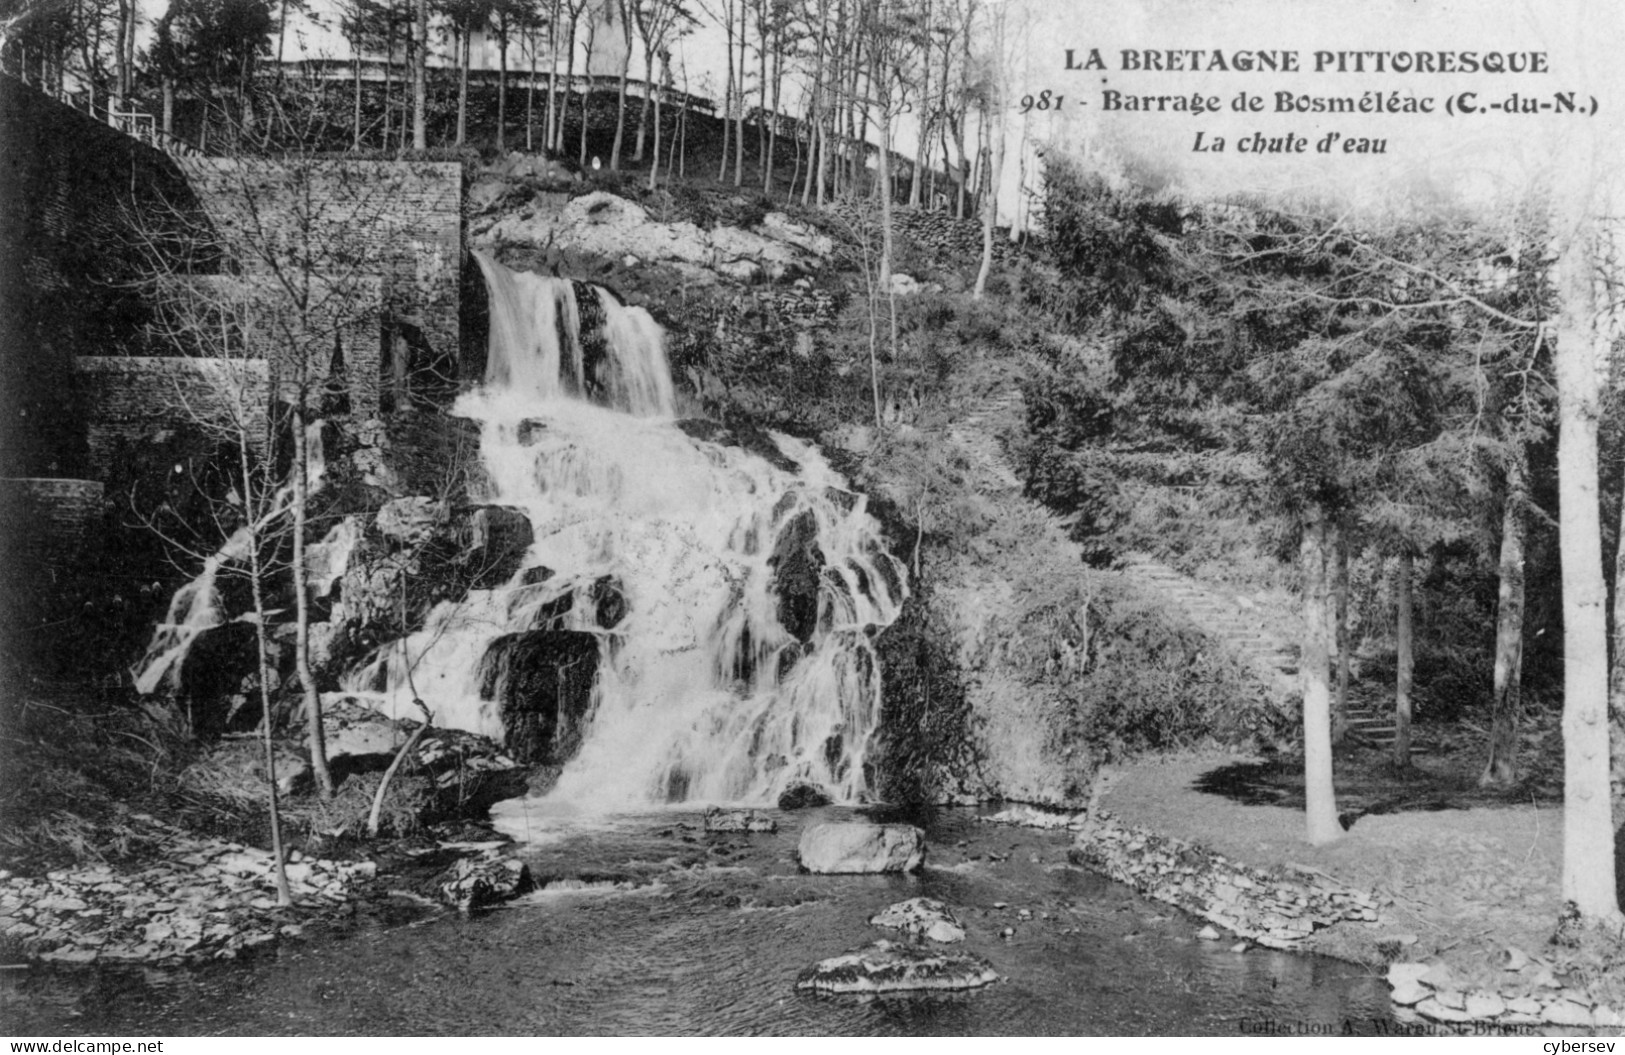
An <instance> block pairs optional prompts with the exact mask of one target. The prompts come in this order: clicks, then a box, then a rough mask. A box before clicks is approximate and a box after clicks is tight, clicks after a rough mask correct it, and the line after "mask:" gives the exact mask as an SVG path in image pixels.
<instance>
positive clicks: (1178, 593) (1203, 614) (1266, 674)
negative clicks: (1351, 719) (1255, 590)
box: [1122, 553, 1301, 712]
mask: <svg viewBox="0 0 1625 1055" xmlns="http://www.w3.org/2000/svg"><path fill="white" fill-rule="evenodd" d="M1122 570H1123V575H1124V576H1125V577H1126V578H1127V579H1128V580H1129V581H1130V582H1133V583H1137V584H1139V585H1141V586H1144V587H1146V588H1148V589H1150V590H1152V591H1154V592H1155V593H1157V594H1160V595H1161V596H1162V597H1164V598H1165V599H1167V600H1169V601H1171V602H1173V603H1174V605H1175V606H1177V607H1178V608H1179V609H1180V610H1181V611H1183V612H1184V613H1185V614H1186V615H1188V616H1189V617H1190V619H1191V622H1193V623H1195V624H1196V626H1197V627H1198V628H1200V629H1201V630H1202V631H1203V632H1204V633H1206V634H1208V635H1209V636H1210V637H1213V638H1214V639H1216V640H1218V641H1219V642H1221V643H1222V644H1223V645H1224V647H1226V648H1227V649H1229V651H1230V652H1231V653H1232V654H1233V655H1235V656H1236V657H1237V658H1238V659H1240V660H1241V661H1242V663H1243V664H1245V665H1246V666H1247V667H1248V668H1249V669H1250V670H1252V671H1253V672H1254V673H1255V674H1256V675H1257V677H1258V679H1259V681H1261V682H1262V683H1263V684H1264V686H1265V687H1266V688H1267V689H1268V690H1269V692H1270V695H1271V698H1272V699H1274V700H1275V701H1276V703H1277V704H1278V705H1279V706H1281V708H1282V709H1283V710H1286V711H1289V712H1290V711H1293V710H1296V707H1297V704H1296V699H1297V696H1298V694H1299V692H1300V691H1301V690H1300V688H1299V686H1298V646H1297V644H1296V643H1295V642H1294V641H1293V640H1292V635H1291V633H1290V631H1289V630H1288V629H1287V628H1285V627H1283V625H1282V624H1283V623H1285V622H1287V621H1286V620H1285V619H1284V618H1283V617H1282V616H1281V615H1280V614H1279V613H1278V612H1273V611H1271V610H1270V609H1269V608H1267V607H1265V606H1264V605H1261V604H1259V603H1258V602H1257V601H1255V600H1253V599H1251V598H1248V597H1245V596H1228V595H1226V594H1223V593H1220V592H1218V591H1217V590H1214V589H1212V588H1210V587H1208V586H1205V585H1203V584H1202V583H1200V582H1198V581H1196V580H1195V579H1192V578H1191V577H1189V576H1187V575H1181V574H1180V573H1179V572H1177V571H1174V570H1173V569H1172V568H1170V567H1168V566H1167V565H1166V564H1163V563H1161V562H1159V561H1156V560H1153V559H1152V558H1151V557H1148V556H1146V555H1145V554H1139V553H1135V554H1129V555H1128V556H1127V557H1125V558H1124V560H1123V563H1122Z"/></svg>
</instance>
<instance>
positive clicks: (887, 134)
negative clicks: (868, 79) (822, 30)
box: [876, 101, 897, 352]
mask: <svg viewBox="0 0 1625 1055" xmlns="http://www.w3.org/2000/svg"><path fill="white" fill-rule="evenodd" d="M878 168H879V171H878V172H877V173H876V175H877V176H878V177H879V180H880V289H881V291H882V292H883V293H885V294H886V295H887V296H890V295H891V257H892V233H891V228H892V215H891V214H892V202H891V118H890V117H888V116H887V106H886V104H885V102H884V101H883V102H882V103H881V106H880V159H879V162H878ZM896 344H897V335H896V333H893V334H892V346H893V351H894V352H895V350H896Z"/></svg>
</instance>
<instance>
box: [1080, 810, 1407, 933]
mask: <svg viewBox="0 0 1625 1055" xmlns="http://www.w3.org/2000/svg"><path fill="white" fill-rule="evenodd" d="M1068 856H1069V857H1070V859H1071V860H1072V861H1073V863H1075V864H1081V865H1084V866H1086V867H1088V868H1090V869H1092V870H1094V871H1097V872H1100V873H1102V874H1103V875H1106V876H1109V877H1110V878H1112V879H1115V880H1117V881H1118V882H1119V883H1125V884H1127V885H1128V886H1131V887H1133V888H1134V889H1135V890H1137V891H1139V892H1140V893H1142V894H1144V895H1145V896H1146V897H1149V898H1154V899H1156V900H1157V901H1164V902H1167V903H1168V904H1170V905H1174V906H1177V907H1178V908H1181V909H1183V910H1184V911H1186V912H1189V913H1190V914H1191V915H1193V916H1200V917H1202V918H1203V919H1206V920H1210V921H1212V922H1213V923H1216V924H1218V925H1219V926H1221V927H1223V928H1225V929H1226V930H1229V931H1232V932H1234V933H1235V934H1237V935H1239V936H1240V937H1243V938H1246V939H1248V940H1250V941H1253V942H1256V943H1257V944H1259V945H1263V946H1266V947H1267V948H1271V949H1288V950H1296V949H1301V948H1303V945H1302V943H1303V941H1304V939H1306V938H1308V937H1309V936H1310V935H1311V934H1313V933H1314V932H1315V931H1316V930H1318V929H1319V928H1321V927H1329V926H1331V925H1332V924H1334V923H1341V922H1343V921H1352V922H1358V923H1372V924H1375V923H1379V922H1380V917H1379V915H1378V912H1377V901H1376V898H1374V897H1373V896H1372V895H1370V894H1368V893H1365V892H1363V891H1359V890H1355V889H1353V888H1351V887H1345V886H1340V885H1338V884H1337V883H1334V882H1332V881H1331V880H1329V879H1327V878H1325V877H1323V876H1319V875H1316V874H1313V873H1306V872H1296V871H1294V872H1266V871H1263V870H1261V869H1257V868H1249V867H1247V866H1246V865H1241V864H1237V863H1235V862H1234V861H1231V860H1229V859H1228V858H1226V857H1224V856H1223V855H1222V854H1218V853H1214V852H1213V851H1212V850H1208V849H1206V848H1204V847H1201V846H1197V845H1195V844H1194V843H1188V842H1185V841H1184V840H1182V839H1175V838H1172V837H1171V836H1166V835H1158V834H1157V833H1156V832H1151V831H1147V830H1145V829H1144V828H1135V827H1132V826H1130V825H1126V824H1120V823H1118V822H1116V821H1113V820H1109V819H1106V818H1105V817H1104V815H1102V817H1101V818H1100V819H1097V820H1096V821H1095V822H1094V823H1093V824H1091V825H1089V826H1088V827H1086V828H1085V829H1084V830H1083V831H1081V832H1080V833H1079V834H1078V837H1077V841H1076V843H1075V844H1074V846H1073V848H1072V850H1071V852H1070V853H1069V855H1068Z"/></svg>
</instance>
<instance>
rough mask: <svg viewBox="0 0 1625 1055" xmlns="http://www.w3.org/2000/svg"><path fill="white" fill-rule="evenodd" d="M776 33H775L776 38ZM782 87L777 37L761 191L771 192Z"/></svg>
mask: <svg viewBox="0 0 1625 1055" xmlns="http://www.w3.org/2000/svg"><path fill="white" fill-rule="evenodd" d="M778 36H779V35H778V34H775V37H776V39H777V38H778ZM783 87H784V45H783V41H782V39H777V46H776V47H775V48H774V49H773V111H772V112H773V123H772V125H771V126H770V127H769V128H768V133H767V166H766V170H765V171H764V172H763V173H762V193H763V194H771V193H772V192H773V155H774V154H775V153H777V152H778V149H779V102H780V99H781V97H782V96H781V90H782V89H783ZM795 182H796V181H795V177H794V176H792V177H790V185H791V186H792V187H793V186H795Z"/></svg>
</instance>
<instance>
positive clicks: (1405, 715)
mask: <svg viewBox="0 0 1625 1055" xmlns="http://www.w3.org/2000/svg"><path fill="white" fill-rule="evenodd" d="M1415 578H1416V556H1415V554H1414V553H1412V552H1411V548H1410V547H1409V546H1403V547H1401V549H1400V551H1399V570H1398V572H1397V573H1396V574H1395V582H1394V608H1395V615H1396V618H1395V625H1396V629H1395V631H1394V636H1395V638H1396V639H1397V640H1396V643H1395V657H1394V666H1395V667H1396V668H1397V673H1396V675H1395V678H1394V765H1396V766H1399V767H1401V768H1405V767H1408V766H1409V765H1410V764H1411V675H1412V673H1413V671H1414V670H1415V669H1416V645H1415V633H1414V631H1413V629H1412V613H1413V610H1414V605H1413V604H1412V601H1411V583H1412V580H1414V579H1415Z"/></svg>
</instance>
